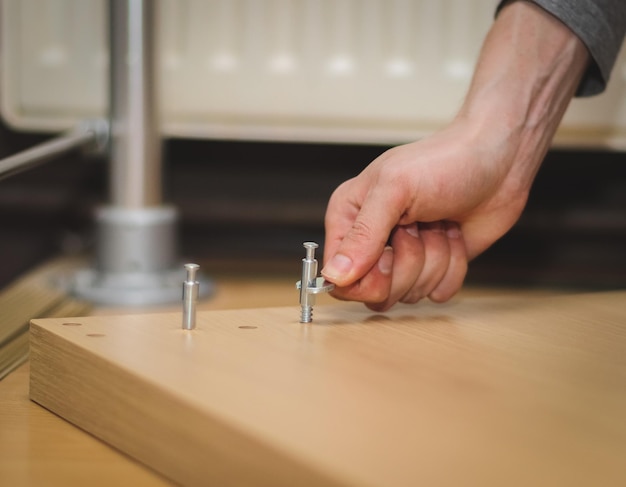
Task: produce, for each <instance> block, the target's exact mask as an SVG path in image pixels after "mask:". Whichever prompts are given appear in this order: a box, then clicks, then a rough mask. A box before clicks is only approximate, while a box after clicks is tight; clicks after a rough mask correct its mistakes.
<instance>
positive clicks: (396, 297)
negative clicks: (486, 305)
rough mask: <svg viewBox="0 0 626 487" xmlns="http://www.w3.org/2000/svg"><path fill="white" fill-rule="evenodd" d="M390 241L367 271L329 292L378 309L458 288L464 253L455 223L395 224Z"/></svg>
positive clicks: (442, 297)
mask: <svg viewBox="0 0 626 487" xmlns="http://www.w3.org/2000/svg"><path fill="white" fill-rule="evenodd" d="M390 242H391V247H386V248H385V251H384V252H383V255H382V256H381V258H380V259H379V260H378V261H377V263H376V265H375V266H373V267H372V269H371V270H370V271H369V272H367V273H366V274H365V275H364V276H363V277H362V278H361V279H360V280H358V281H357V282H355V283H353V284H351V285H349V286H346V287H337V288H336V289H335V290H334V291H333V293H332V294H333V296H335V297H337V298H338V299H344V300H351V301H361V302H364V303H365V304H366V305H367V307H368V308H370V309H371V310H373V311H378V312H383V311H386V310H387V309H389V308H391V307H392V306H393V305H394V304H396V303H397V302H402V303H417V302H418V301H420V300H421V299H423V298H425V297H429V298H430V299H431V300H432V301H436V302H443V301H447V300H448V299H450V298H451V297H452V296H454V294H456V292H457V291H458V290H459V289H460V288H461V286H462V284H463V280H464V278H465V275H466V273H467V256H466V252H465V244H464V241H463V237H462V234H461V231H460V229H459V226H458V224H456V223H452V222H433V223H420V224H411V225H403V226H398V227H397V228H396V229H395V231H394V232H393V235H392V237H391V239H390Z"/></svg>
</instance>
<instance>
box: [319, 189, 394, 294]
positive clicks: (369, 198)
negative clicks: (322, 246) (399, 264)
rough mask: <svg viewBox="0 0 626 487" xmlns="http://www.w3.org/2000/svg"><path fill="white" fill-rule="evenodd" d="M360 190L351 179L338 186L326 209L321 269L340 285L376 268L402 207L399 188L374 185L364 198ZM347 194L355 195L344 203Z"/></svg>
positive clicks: (326, 275)
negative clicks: (322, 264)
mask: <svg viewBox="0 0 626 487" xmlns="http://www.w3.org/2000/svg"><path fill="white" fill-rule="evenodd" d="M359 189H360V188H359V187H358V183H357V182H354V180H352V181H350V182H349V184H348V185H342V186H340V187H339V188H338V189H337V191H336V192H335V193H334V194H333V196H332V197H331V199H330V201H329V204H328V209H327V211H326V246H327V249H326V260H325V264H324V267H323V269H322V271H321V272H322V275H323V276H324V277H325V278H326V279H328V280H329V281H330V282H333V283H335V284H336V285H337V286H339V287H348V286H350V285H353V284H355V283H356V282H357V281H358V280H359V279H363V278H364V277H365V276H366V274H367V273H368V272H370V271H371V270H372V269H373V268H374V267H375V265H376V263H377V262H378V261H379V259H380V258H381V257H382V254H383V249H384V248H385V246H386V244H387V240H388V239H389V235H390V234H391V231H392V230H393V228H394V227H395V225H396V223H397V222H398V221H399V219H400V216H401V214H402V213H403V212H404V208H405V206H404V205H403V203H402V201H401V200H402V197H401V196H399V193H400V192H399V191H388V188H386V187H385V189H381V188H380V187H379V186H375V187H374V188H373V189H371V190H370V191H369V193H367V195H366V196H365V197H363V195H362V194H360V193H361V191H360V190H359ZM350 194H353V195H358V198H357V200H355V202H354V204H351V205H346V201H350V198H349V196H347V195H350ZM359 203H360V204H359ZM361 285H363V283H362V284H361Z"/></svg>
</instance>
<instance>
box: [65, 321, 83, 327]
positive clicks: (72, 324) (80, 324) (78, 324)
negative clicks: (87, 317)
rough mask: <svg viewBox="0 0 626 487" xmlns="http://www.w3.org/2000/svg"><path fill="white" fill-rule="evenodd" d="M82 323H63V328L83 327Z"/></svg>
mask: <svg viewBox="0 0 626 487" xmlns="http://www.w3.org/2000/svg"><path fill="white" fill-rule="evenodd" d="M82 325H83V324H82V323H76V322H75V321H69V322H67V323H63V326H82Z"/></svg>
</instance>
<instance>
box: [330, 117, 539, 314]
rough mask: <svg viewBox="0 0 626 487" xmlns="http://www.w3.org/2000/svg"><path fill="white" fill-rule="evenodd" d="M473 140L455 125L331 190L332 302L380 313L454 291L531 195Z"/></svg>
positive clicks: (503, 157) (506, 159) (498, 153)
mask: <svg viewBox="0 0 626 487" xmlns="http://www.w3.org/2000/svg"><path fill="white" fill-rule="evenodd" d="M479 134H480V131H477V130H474V128H473V126H472V125H471V124H469V122H465V121H462V120H460V119H459V120H458V121H457V122H455V123H454V124H453V125H451V126H450V127H448V128H447V129H445V130H443V131H441V132H439V133H437V134H435V135H433V136H431V137H429V138H426V139H424V140H421V141H418V142H414V143H411V144H407V145H403V146H399V147H395V148H393V149H390V150H389V151H387V152H385V153H384V154H382V155H381V156H380V157H379V158H377V159H376V160H375V161H373V162H372V163H371V164H370V165H369V166H368V167H367V168H366V169H365V170H364V171H363V172H362V173H361V174H360V175H358V176H357V177H355V178H353V179H350V180H348V181H346V182H345V183H343V184H342V185H341V186H339V187H338V188H337V189H336V191H335V192H334V193H333V195H332V197H331V199H330V201H329V203H328V208H327V212H326V244H325V262H326V265H325V266H324V268H323V270H322V274H323V275H324V277H326V279H328V280H329V281H332V282H334V283H335V285H336V289H335V291H334V292H333V295H334V296H335V297H337V298H339V299H346V300H355V301H362V302H365V303H366V304H367V305H368V307H370V308H371V309H373V310H376V311H384V310H386V309H388V308H390V307H391V306H392V305H393V304H395V303H396V302H398V301H400V302H404V303H415V302H417V301H419V300H420V299H422V298H424V297H426V296H428V297H429V298H430V299H432V300H433V301H446V300H447V299H449V298H450V297H452V296H453V295H454V294H455V293H456V292H457V291H458V290H459V289H460V287H461V285H462V283H463V279H464V277H465V274H466V271H467V262H468V260H469V259H471V258H473V257H474V256H476V255H478V254H479V253H480V252H482V251H483V250H485V249H486V248H487V247H489V246H490V245H491V244H492V243H493V242H495V241H496V240H497V239H498V238H499V237H501V236H502V235H503V234H504V233H505V232H506V231H507V230H508V229H509V228H510V227H511V226H512V225H513V224H514V223H515V221H516V220H517V219H518V217H519V215H520V213H521V211H522V209H523V208H524V205H525V202H526V199H527V195H528V190H529V188H530V180H529V179H528V178H527V177H520V175H519V174H518V173H517V171H515V170H513V168H512V164H511V161H512V157H511V154H509V153H508V152H507V150H506V146H505V145H504V144H499V143H498V142H499V141H496V140H495V139H492V142H491V144H489V143H487V142H486V141H482V140H479V138H478V137H479ZM387 244H390V245H387Z"/></svg>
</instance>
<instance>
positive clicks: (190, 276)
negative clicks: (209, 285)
mask: <svg viewBox="0 0 626 487" xmlns="http://www.w3.org/2000/svg"><path fill="white" fill-rule="evenodd" d="M185 269H186V270H187V280H188V281H195V280H196V272H198V269H200V266H199V265H198V264H185Z"/></svg>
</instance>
